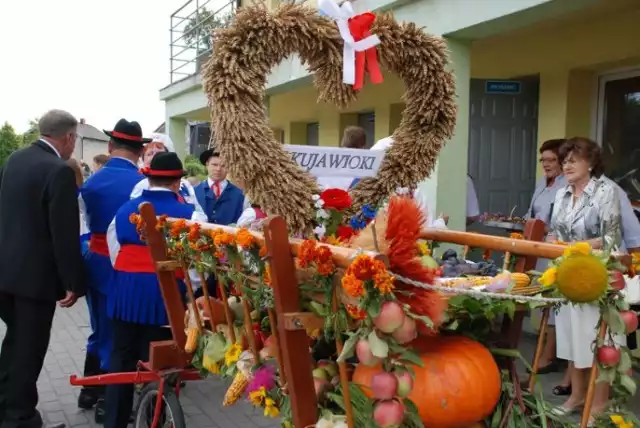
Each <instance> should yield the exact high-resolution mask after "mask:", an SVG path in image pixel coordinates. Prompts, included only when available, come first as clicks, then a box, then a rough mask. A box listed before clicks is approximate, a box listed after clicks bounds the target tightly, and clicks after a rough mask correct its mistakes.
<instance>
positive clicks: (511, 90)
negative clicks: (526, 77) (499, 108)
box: [484, 80, 522, 94]
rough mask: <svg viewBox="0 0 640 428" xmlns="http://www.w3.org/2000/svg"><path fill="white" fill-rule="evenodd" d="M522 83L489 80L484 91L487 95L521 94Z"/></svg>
mask: <svg viewBox="0 0 640 428" xmlns="http://www.w3.org/2000/svg"><path fill="white" fill-rule="evenodd" d="M521 90H522V83H521V82H516V81H513V80H487V81H486V82H485V84H484V91H485V93H487V94H519V93H520V92H521Z"/></svg>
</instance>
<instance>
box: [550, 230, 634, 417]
mask: <svg viewBox="0 0 640 428" xmlns="http://www.w3.org/2000/svg"><path fill="white" fill-rule="evenodd" d="M624 271H625V268H624V266H622V265H621V264H620V263H619V262H617V261H616V260H614V259H613V258H611V257H610V254H609V253H608V252H606V251H605V252H603V253H600V252H595V251H594V250H593V249H592V248H591V245H589V243H587V242H578V243H576V244H572V245H568V246H567V248H566V249H565V250H564V253H563V255H562V256H561V257H559V258H557V259H555V260H553V262H552V264H551V266H550V267H549V268H548V269H547V270H546V271H545V272H544V273H543V274H542V275H541V276H540V277H539V278H538V282H539V283H540V284H541V285H542V286H543V287H545V288H547V289H548V290H551V291H552V295H556V296H562V297H565V298H567V299H568V300H570V301H571V302H572V303H573V304H595V305H598V306H599V308H600V314H601V316H600V319H599V320H598V324H597V328H596V329H597V331H600V330H601V328H602V327H603V324H606V327H607V330H606V334H605V337H604V338H601V337H598V338H596V341H595V349H596V351H595V352H596V360H597V364H598V373H599V378H598V381H602V382H607V383H609V384H610V385H612V387H613V389H614V397H615V398H614V400H613V401H614V403H613V406H612V407H616V406H618V407H620V408H624V406H625V405H626V404H627V402H628V401H629V399H630V398H631V397H632V396H633V395H635V392H636V388H637V387H636V382H635V381H634V379H633V377H632V376H631V370H632V356H631V352H630V351H629V349H628V348H627V347H623V346H618V345H617V344H616V343H615V341H614V337H615V336H624V335H626V334H629V333H632V332H634V331H635V330H636V329H637V328H638V315H637V314H636V313H635V312H633V311H631V310H630V309H629V304H628V303H627V302H626V301H625V299H624V295H623V294H622V291H623V290H624V288H625V279H624V275H623V273H624ZM605 416H606V415H605ZM613 416H618V417H619V418H622V419H618V418H617V417H615V418H614V417H612V419H611V420H612V421H613V420H614V419H615V421H618V422H620V421H621V423H620V424H616V425H617V426H625V425H624V418H623V417H622V416H619V415H613ZM615 421H614V422H615ZM629 426H631V425H629Z"/></svg>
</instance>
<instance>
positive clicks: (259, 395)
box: [249, 386, 267, 407]
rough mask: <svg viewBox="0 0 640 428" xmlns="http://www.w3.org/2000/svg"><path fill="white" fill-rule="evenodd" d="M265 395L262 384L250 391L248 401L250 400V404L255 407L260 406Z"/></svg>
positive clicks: (265, 391)
mask: <svg viewBox="0 0 640 428" xmlns="http://www.w3.org/2000/svg"><path fill="white" fill-rule="evenodd" d="M266 396H267V390H266V389H265V388H264V386H261V387H260V388H258V389H256V390H255V391H251V392H250V393H249V401H251V404H253V405H254V406H256V407H258V406H262V403H264V401H265V398H266Z"/></svg>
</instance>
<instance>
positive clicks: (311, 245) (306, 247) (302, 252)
mask: <svg viewBox="0 0 640 428" xmlns="http://www.w3.org/2000/svg"><path fill="white" fill-rule="evenodd" d="M315 249H316V241H312V240H310V239H308V240H306V241H304V242H303V243H302V245H300V249H299V250H298V263H299V264H300V267H302V268H306V267H308V266H309V265H310V264H311V262H313V260H314V259H315Z"/></svg>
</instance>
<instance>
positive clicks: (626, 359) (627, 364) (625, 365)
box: [618, 351, 633, 374]
mask: <svg viewBox="0 0 640 428" xmlns="http://www.w3.org/2000/svg"><path fill="white" fill-rule="evenodd" d="M632 367H633V363H632V361H631V355H629V353H628V352H626V351H621V352H620V362H619V363H618V373H622V374H627V372H628V371H629V370H631V368H632Z"/></svg>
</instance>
